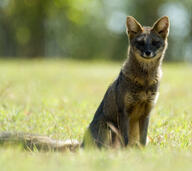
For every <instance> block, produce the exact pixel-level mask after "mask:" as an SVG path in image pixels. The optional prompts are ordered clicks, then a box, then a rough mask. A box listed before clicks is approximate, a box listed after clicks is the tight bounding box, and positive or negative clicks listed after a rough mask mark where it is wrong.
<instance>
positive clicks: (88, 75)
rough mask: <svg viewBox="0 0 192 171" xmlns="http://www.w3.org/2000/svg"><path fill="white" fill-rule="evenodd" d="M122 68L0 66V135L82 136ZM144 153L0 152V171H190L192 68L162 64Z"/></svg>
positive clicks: (36, 63) (64, 63) (66, 63)
mask: <svg viewBox="0 0 192 171" xmlns="http://www.w3.org/2000/svg"><path fill="white" fill-rule="evenodd" d="M121 65H122V63H113V62H109V61H107V62H103V61H89V62H87V61H84V62H83V61H72V60H57V59H55V60H33V61H27V60H18V61H14V60H1V61H0V81H1V84H0V131H13V132H14V131H18V132H30V133H38V134H43V135H49V136H50V137H52V138H56V139H61V140H65V139H69V138H72V139H77V140H79V141H81V140H82V138H83V133H84V131H85V129H86V127H87V126H88V124H89V122H90V121H91V119H92V117H93V115H94V112H95V111H96V108H97V107H98V105H99V103H100V101H101V99H102V97H103V95H104V93H105V91H106V89H107V87H108V86H109V84H110V83H111V82H112V81H113V80H114V79H115V77H116V76H117V75H118V73H119V70H120V67H121ZM163 73H164V74H163V78H162V81H161V85H160V96H159V100H158V102H157V104H156V106H155V108H154V110H153V112H152V117H151V121H150V126H149V139H150V143H149V145H148V146H147V147H146V148H145V149H142V150H141V149H140V150H139V149H124V150H108V151H97V150H96V151H83V150H80V151H78V152H77V153H39V152H37V151H36V152H23V151H21V150H20V149H19V148H17V149H4V148H0V153H1V155H0V170H2V171H4V170H14V171H20V170H36V171H38V170H46V171H49V170H64V169H67V170H75V169H78V170H142V171H145V170H146V171H149V170H151V171H152V170H171V169H174V170H178V171H180V170H191V169H192V113H191V111H192V105H191V102H192V65H191V64H184V63H178V64H177V63H175V64H164V65H163Z"/></svg>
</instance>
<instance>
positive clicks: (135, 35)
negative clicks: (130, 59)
mask: <svg viewBox="0 0 192 171" xmlns="http://www.w3.org/2000/svg"><path fill="white" fill-rule="evenodd" d="M126 26H127V34H128V37H129V41H130V50H131V53H134V56H136V57H137V58H139V59H142V61H143V60H144V61H150V60H153V59H157V58H161V56H163V54H164V51H165V49H166V47H167V37H168V34H169V19H168V17H167V16H164V17H162V18H160V19H159V20H157V21H156V22H155V23H154V24H153V26H152V27H146V26H141V24H139V22H138V21H136V19H134V18H133V17H131V16H128V17H127V23H126Z"/></svg>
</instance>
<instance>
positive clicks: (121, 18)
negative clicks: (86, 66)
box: [0, 0, 192, 61]
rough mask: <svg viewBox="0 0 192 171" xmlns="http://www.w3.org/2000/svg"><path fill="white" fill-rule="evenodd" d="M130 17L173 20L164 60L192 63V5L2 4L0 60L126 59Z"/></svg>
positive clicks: (37, 0)
mask: <svg viewBox="0 0 192 171" xmlns="http://www.w3.org/2000/svg"><path fill="white" fill-rule="evenodd" d="M127 15H132V16H134V17H135V18H136V19H137V20H138V21H139V22H140V23H141V24H143V25H152V24H153V23H154V21H155V20H156V19H157V18H158V17H161V16H163V15H167V16H169V17H170V21H171V30H170V37H169V49H168V54H167V55H166V60H167V61H192V26H191V23H192V1H191V0H182V1H181V0H175V1H174V0H169V1H165V0H158V1H154V0H0V57H1V58H10V57H11V58H21V57H24V58H53V57H59V58H72V59H108V60H122V59H124V58H125V57H126V53H127V42H128V41H127V36H126V33H125V20H126V16H127Z"/></svg>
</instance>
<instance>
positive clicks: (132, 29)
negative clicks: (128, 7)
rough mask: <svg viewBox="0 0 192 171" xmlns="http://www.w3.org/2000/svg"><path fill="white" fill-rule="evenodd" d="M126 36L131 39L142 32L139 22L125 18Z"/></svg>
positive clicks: (130, 17) (131, 18) (129, 17)
mask: <svg viewBox="0 0 192 171" xmlns="http://www.w3.org/2000/svg"><path fill="white" fill-rule="evenodd" d="M126 26H127V34H128V36H129V37H130V38H133V37H134V36H135V35H136V34H137V33H139V32H142V30H143V28H142V26H141V25H140V24H139V22H138V21H137V20H136V19H135V18H133V17H132V16H128V17H127V23H126Z"/></svg>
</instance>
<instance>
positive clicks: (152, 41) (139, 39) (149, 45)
mask: <svg viewBox="0 0 192 171" xmlns="http://www.w3.org/2000/svg"><path fill="white" fill-rule="evenodd" d="M131 45H132V46H133V47H134V48H136V49H137V50H138V51H139V53H140V56H142V57H144V58H153V57H155V56H156V55H157V53H158V52H159V50H161V49H163V47H164V40H163V38H161V37H160V36H158V35H157V34H155V33H153V31H150V33H148V34H140V35H138V36H136V37H135V38H133V39H132V40H131Z"/></svg>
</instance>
